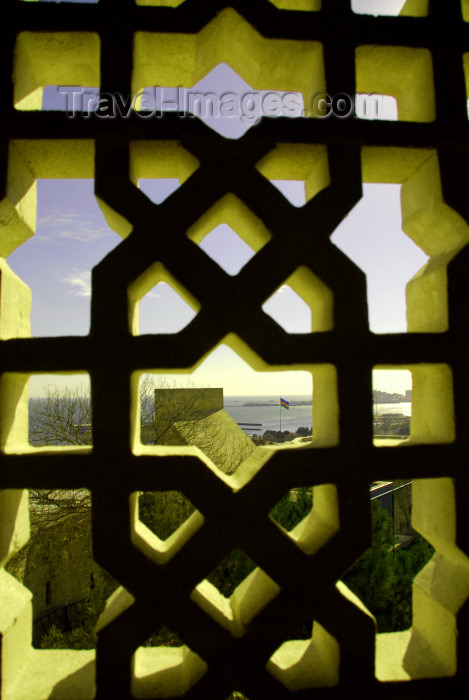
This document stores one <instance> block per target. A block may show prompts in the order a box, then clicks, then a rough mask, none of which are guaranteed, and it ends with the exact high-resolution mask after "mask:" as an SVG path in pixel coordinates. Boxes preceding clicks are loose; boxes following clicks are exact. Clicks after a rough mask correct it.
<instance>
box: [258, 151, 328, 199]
mask: <svg viewBox="0 0 469 700" xmlns="http://www.w3.org/2000/svg"><path fill="white" fill-rule="evenodd" d="M256 168H257V170H259V172H260V173H261V174H262V175H263V176H264V177H265V178H267V179H268V180H270V181H271V183H272V184H273V185H274V186H275V187H277V189H279V190H280V192H282V194H283V195H284V196H285V197H286V198H287V199H288V200H289V201H290V203H291V204H293V206H295V207H301V206H303V205H304V204H306V202H309V200H310V199H312V198H313V197H314V196H315V195H317V194H318V192H320V191H321V190H323V189H324V188H325V187H327V186H328V185H329V184H330V175H329V164H328V159H327V147H326V146H323V145H311V144H302V143H301V144H296V143H295V144H291V143H278V144H277V145H276V147H275V148H274V149H273V150H272V151H270V152H269V153H268V154H267V155H266V156H264V158H262V160H261V161H259V163H257V165H256Z"/></svg>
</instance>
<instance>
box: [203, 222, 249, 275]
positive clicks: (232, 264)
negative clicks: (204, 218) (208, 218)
mask: <svg viewBox="0 0 469 700" xmlns="http://www.w3.org/2000/svg"><path fill="white" fill-rule="evenodd" d="M199 245H200V247H201V248H202V250H203V251H204V253H207V255H208V256H209V257H210V258H212V260H215V262H216V263H218V265H220V267H221V268H222V269H223V270H225V272H227V273H228V274H229V275H237V274H238V272H239V271H240V270H241V269H242V268H243V267H244V266H245V265H246V263H247V262H249V261H250V260H251V258H252V257H254V255H255V252H254V250H253V249H252V248H250V247H249V246H248V245H247V243H245V242H244V241H243V239H242V238H240V237H239V236H238V234H237V233H235V232H234V231H233V229H232V228H230V227H229V226H228V225H227V224H220V225H219V226H216V227H215V228H214V229H213V231H210V233H208V234H207V235H206V236H205V238H203V239H202V241H201V242H200V244H199Z"/></svg>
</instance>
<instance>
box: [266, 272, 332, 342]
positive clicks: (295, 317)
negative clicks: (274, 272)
mask: <svg viewBox="0 0 469 700" xmlns="http://www.w3.org/2000/svg"><path fill="white" fill-rule="evenodd" d="M262 309H263V311H264V312H265V313H267V314H268V315H269V316H271V317H272V318H273V319H274V321H276V322H277V323H278V324H279V325H280V326H282V328H283V329H284V330H285V331H287V333H310V332H317V331H328V330H332V328H333V324H334V317H333V296H332V292H331V290H330V288H329V287H328V286H327V285H325V284H324V283H323V282H322V281H321V280H320V279H319V278H318V277H317V276H316V275H315V274H313V273H312V272H311V271H310V270H309V269H308V268H307V267H305V266H304V265H302V266H301V267H299V268H298V269H297V270H295V272H294V273H293V274H292V275H290V277H289V278H288V279H287V280H285V282H284V284H283V285H282V286H281V287H280V288H279V289H278V290H277V291H276V292H275V293H274V294H273V295H272V296H271V297H269V299H268V300H267V301H266V302H265V303H264V304H263V306H262Z"/></svg>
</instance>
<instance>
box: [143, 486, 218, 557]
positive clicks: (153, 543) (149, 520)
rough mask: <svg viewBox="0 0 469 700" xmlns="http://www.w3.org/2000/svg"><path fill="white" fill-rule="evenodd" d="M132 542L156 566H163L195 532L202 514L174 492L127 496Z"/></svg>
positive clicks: (200, 521)
mask: <svg viewBox="0 0 469 700" xmlns="http://www.w3.org/2000/svg"><path fill="white" fill-rule="evenodd" d="M130 522H131V539H132V543H133V544H134V545H135V547H137V548H138V549H140V551H142V552H143V553H144V554H145V556H147V557H148V558H149V559H151V560H152V561H153V562H154V563H155V564H157V565H159V566H161V565H163V564H166V563H167V562H168V561H169V560H170V559H172V557H173V556H174V555H175V554H176V553H177V552H178V551H179V550H180V549H181V547H183V546H184V545H185V544H186V542H187V541H188V540H189V539H190V538H191V537H192V536H193V535H194V534H195V533H196V532H197V530H198V529H199V528H200V527H201V525H202V524H203V522H204V518H203V516H202V514H201V513H200V512H199V511H198V510H195V509H194V506H193V505H192V503H191V502H190V501H189V500H188V499H187V498H186V497H185V496H184V495H183V494H182V493H178V492H176V491H160V492H155V491H153V492H151V491H147V492H134V493H132V494H131V496H130Z"/></svg>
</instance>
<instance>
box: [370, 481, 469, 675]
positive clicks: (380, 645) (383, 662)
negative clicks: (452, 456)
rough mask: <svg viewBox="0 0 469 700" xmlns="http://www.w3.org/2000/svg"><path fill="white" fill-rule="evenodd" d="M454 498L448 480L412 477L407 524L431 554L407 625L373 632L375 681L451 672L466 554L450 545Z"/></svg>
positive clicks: (468, 584) (468, 564)
mask: <svg viewBox="0 0 469 700" xmlns="http://www.w3.org/2000/svg"><path fill="white" fill-rule="evenodd" d="M454 498H455V486H454V483H453V481H452V479H449V478H434V479H414V480H413V481H412V527H413V528H414V529H415V530H416V531H417V533H419V535H420V536H421V537H422V538H425V540H426V541H427V542H428V543H429V545H430V546H431V547H432V548H434V550H435V553H434V554H433V556H432V558H431V559H430V561H429V562H428V563H427V564H426V565H425V566H424V568H423V569H422V570H421V571H420V572H419V573H418V575H417V576H416V578H415V579H414V583H413V588H412V610H413V615H412V618H413V619H412V627H411V628H410V629H409V630H406V631H402V632H391V633H386V632H385V633H382V634H378V635H377V638H376V642H377V645H376V676H377V678H378V680H380V681H396V680H410V679H416V678H441V677H445V676H453V675H454V674H455V673H456V670H457V669H456V666H457V651H456V649H457V626H456V615H457V613H458V611H459V609H460V607H461V606H462V604H463V603H464V602H465V601H466V599H467V597H468V595H469V559H468V558H467V556H466V555H465V554H463V553H462V552H461V550H460V549H459V548H458V547H457V544H456V511H455V500H454ZM449 581H451V586H449V584H448V582H449Z"/></svg>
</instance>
